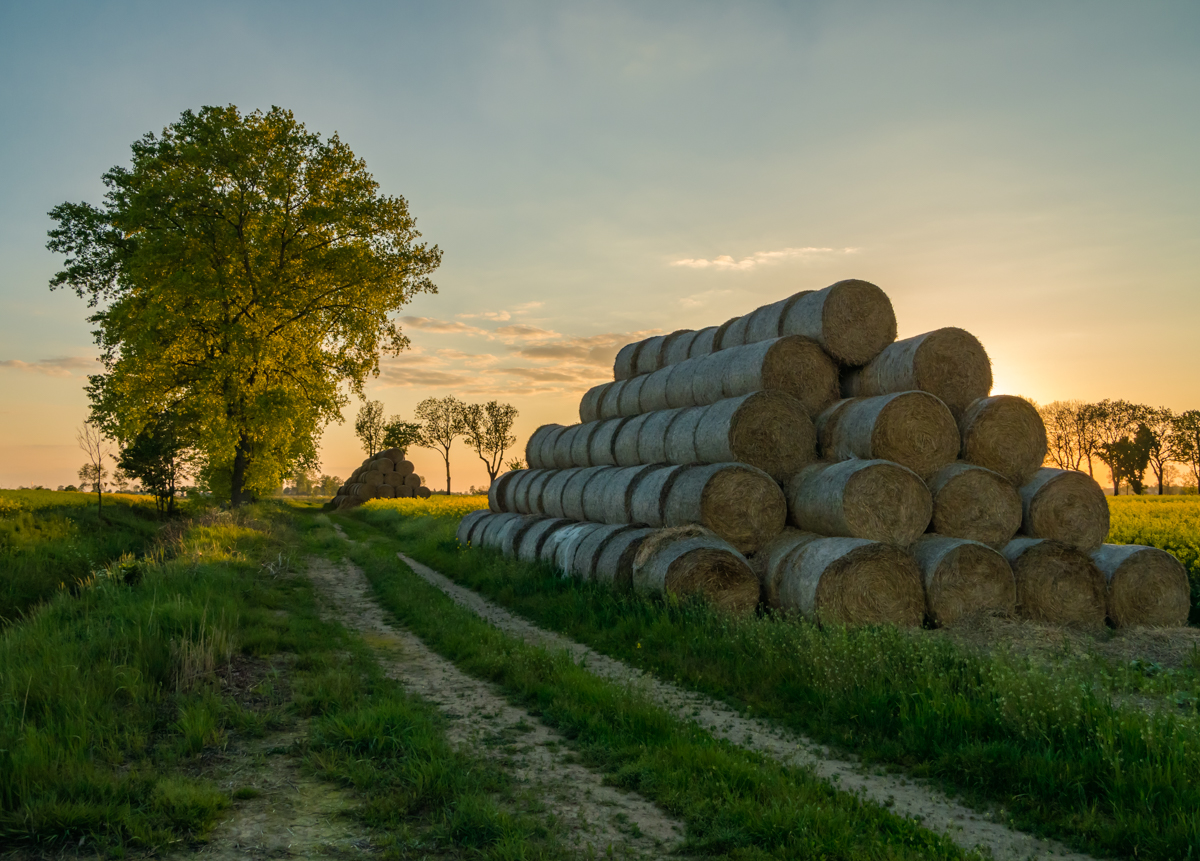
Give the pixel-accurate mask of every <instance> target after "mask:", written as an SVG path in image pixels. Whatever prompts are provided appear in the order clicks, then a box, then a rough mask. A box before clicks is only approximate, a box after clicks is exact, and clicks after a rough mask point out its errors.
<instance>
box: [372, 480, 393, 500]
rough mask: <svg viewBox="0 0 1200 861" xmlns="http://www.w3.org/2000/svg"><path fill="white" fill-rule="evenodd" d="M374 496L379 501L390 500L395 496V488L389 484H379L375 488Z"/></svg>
mask: <svg viewBox="0 0 1200 861" xmlns="http://www.w3.org/2000/svg"><path fill="white" fill-rule="evenodd" d="M375 495H376V497H377V498H379V499H391V498H392V497H394V496H395V495H396V488H394V487H392V486H391V485H390V484H381V485H379V487H377V488H375Z"/></svg>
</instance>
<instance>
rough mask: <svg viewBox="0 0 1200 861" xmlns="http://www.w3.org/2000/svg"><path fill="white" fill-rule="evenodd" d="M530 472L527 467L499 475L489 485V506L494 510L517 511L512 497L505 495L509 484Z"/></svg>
mask: <svg viewBox="0 0 1200 861" xmlns="http://www.w3.org/2000/svg"><path fill="white" fill-rule="evenodd" d="M528 474H529V470H527V469H517V470H512V471H510V472H506V473H504V474H503V475H500V476H497V477H496V480H495V481H493V482H492V483H491V484H490V485H489V486H488V508H490V509H491V510H492V511H516V510H517V509H516V507H515V506H514V505H513V504H512V499H511V497H508V496H506V495H505V490H506V489H507V488H508V486H509V485H510V484H511V483H512V482H514V481H516V480H517V479H520V478H523V477H524V476H526V475H528Z"/></svg>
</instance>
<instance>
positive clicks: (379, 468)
mask: <svg viewBox="0 0 1200 861" xmlns="http://www.w3.org/2000/svg"><path fill="white" fill-rule="evenodd" d="M371 469H373V470H375V471H376V472H380V473H383V474H384V475H387V474H388V473H389V472H394V471H395V469H396V464H394V463H392V461H391V460H390V459H388V458H386V457H377V458H375V459H374V460H373V461H371Z"/></svg>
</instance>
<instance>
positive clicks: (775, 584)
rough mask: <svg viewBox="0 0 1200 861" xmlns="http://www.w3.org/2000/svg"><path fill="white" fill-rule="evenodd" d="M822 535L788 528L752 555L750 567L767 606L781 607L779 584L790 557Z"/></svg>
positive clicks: (774, 608) (775, 608)
mask: <svg viewBox="0 0 1200 861" xmlns="http://www.w3.org/2000/svg"><path fill="white" fill-rule="evenodd" d="M820 537H821V536H819V535H817V534H816V533H813V532H801V531H800V530H799V529H791V528H787V529H784V530H783V531H782V532H780V533H779V534H778V535H776V536H775V537H774V538H771V539H770V540H769V541H767V542H766V543H765V544H763V545H762V546H761V547H759V548H758V550H757V551H756V552H755V553H754V555H753V556H751V557H750V559H749V562H750V569H751V570H752V571H754V573H755V574H756V575H757V576H758V582H759V585H760V587H761V588H762V602H763V604H764V605H765V606H767V607H770V608H771V609H773V610H778V609H779V608H780V605H779V584H780V583H781V582H782V580H783V572H784V571H785V570H786V568H787V561H788V557H789V556H791V555H792V554H793V553H795V552H797V551H798V550H799V549H800V548H801V547H803V546H804V545H805V544H807V543H808V542H810V541H812V540H813V539H815V538H820Z"/></svg>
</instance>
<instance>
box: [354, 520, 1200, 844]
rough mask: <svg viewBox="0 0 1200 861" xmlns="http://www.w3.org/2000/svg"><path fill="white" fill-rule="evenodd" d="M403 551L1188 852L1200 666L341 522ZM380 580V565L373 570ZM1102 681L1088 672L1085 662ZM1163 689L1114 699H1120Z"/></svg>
mask: <svg viewBox="0 0 1200 861" xmlns="http://www.w3.org/2000/svg"><path fill="white" fill-rule="evenodd" d="M354 518H355V519H358V520H360V521H363V522H366V523H369V524H371V525H373V526H375V527H377V528H378V529H380V530H382V531H383V532H384V533H385V534H387V535H389V536H391V537H392V538H393V539H394V540H395V541H397V542H398V543H399V544H401V545H403V546H404V548H405V550H406V552H408V553H410V554H411V555H413V556H414V557H416V558H418V559H420V560H421V561H423V562H425V563H426V564H429V565H431V566H432V567H434V568H437V569H438V570H439V571H442V572H443V573H445V574H446V575H448V576H450V577H452V578H454V579H455V580H457V581H459V582H461V583H463V584H465V585H467V586H470V587H471V588H474V589H476V590H478V591H480V592H482V593H483V594H485V595H487V596H489V597H491V598H493V599H495V600H497V601H498V602H499V603H501V604H503V605H506V606H508V607H510V608H512V609H514V610H516V611H517V612H519V613H521V614H522V615H524V616H526V617H528V618H531V619H532V620H534V621H535V622H537V623H539V624H542V625H544V626H545V627H547V628H550V629H552V630H556V631H560V632H562V633H565V634H567V635H568V636H571V637H573V638H575V639H577V640H579V641H581V642H585V643H587V644H588V645H590V646H592V647H593V648H596V649H598V650H599V651H601V652H604V653H607V654H609V655H612V656H614V657H617V658H620V659H623V660H626V661H629V662H631V663H633V664H635V665H639V666H642V667H644V668H647V669H650V670H652V671H655V672H656V673H658V674H659V675H660V676H664V677H666V678H672V679H677V680H679V681H680V682H682V683H684V684H686V685H689V686H691V687H693V688H696V689H698V690H702V691H705V692H707V693H710V694H714V695H717V696H719V697H722V698H724V699H726V700H728V701H730V702H732V703H735V704H737V705H740V706H742V707H745V708H747V709H750V710H752V711H753V713H755V714H760V715H765V716H767V717H770V718H772V719H774V720H776V721H777V722H779V723H781V724H783V725H785V726H787V727H790V728H792V729H794V730H797V731H800V732H803V733H805V734H808V735H810V736H813V737H816V738H818V739H820V740H822V741H826V742H832V743H835V744H838V745H841V746H844V747H846V748H849V749H851V750H855V751H858V752H859V753H861V754H863V755H864V756H866V757H867V758H868V759H871V760H876V761H881V762H885V763H892V764H895V765H897V766H900V767H903V768H905V769H907V770H909V771H910V772H911V773H913V774H914V775H918V776H928V777H932V778H936V779H939V780H941V781H942V782H943V783H944V784H946V785H947V786H949V787H950V788H952V789H956V790H957V791H959V792H961V793H962V794H963V795H964V796H965V797H966V798H967V799H968V800H971V801H974V802H979V803H982V802H994V803H999V804H1001V805H1002V806H1003V807H1004V809H1005V810H1006V811H1007V813H1008V815H1009V816H1010V817H1011V818H1012V820H1013V821H1014V823H1015V824H1017V825H1018V826H1019V827H1021V828H1024V829H1027V830H1032V831H1035V832H1038V833H1042V834H1044V835H1048V836H1056V837H1060V838H1063V839H1065V840H1066V841H1067V842H1069V843H1071V844H1073V845H1074V846H1076V847H1078V848H1081V849H1084V850H1087V851H1092V852H1100V853H1107V854H1114V855H1120V856H1125V857H1138V858H1157V859H1177V858H1183V857H1188V854H1189V853H1192V854H1193V855H1195V854H1196V853H1197V852H1198V851H1200V785H1197V784H1196V783H1195V782H1194V781H1193V780H1192V775H1194V774H1196V773H1197V769H1198V768H1200V716H1198V715H1197V712H1196V700H1197V694H1200V688H1198V687H1197V676H1198V672H1197V671H1198V670H1200V661H1197V659H1196V658H1195V657H1193V663H1192V665H1191V666H1190V667H1188V668H1185V669H1184V670H1181V671H1179V672H1177V673H1172V674H1157V673H1154V672H1153V671H1150V672H1146V668H1144V667H1129V668H1121V669H1120V671H1114V672H1109V671H1108V670H1107V669H1105V668H1103V667H1097V665H1096V664H1094V663H1091V662H1088V661H1085V660H1079V661H1071V660H1065V661H1064V662H1063V663H1062V664H1060V665H1057V666H1054V667H1047V666H1045V665H1044V664H1042V663H1039V662H1035V661H1034V660H1032V659H1029V658H1022V657H1020V656H1017V655H1014V654H1009V653H1005V652H1003V651H1001V652H1000V653H997V654H995V655H991V656H988V655H980V654H976V653H973V652H967V651H965V650H964V649H962V648H959V647H957V646H955V645H954V644H953V643H951V642H949V641H948V640H946V639H945V638H936V637H932V636H929V635H928V634H925V633H923V632H916V633H915V634H913V633H909V632H904V631H899V630H895V629H889V628H869V629H859V630H843V629H829V630H818V629H816V628H815V627H813V626H811V625H807V624H803V623H796V622H779V621H777V620H767V619H756V618H751V619H744V620H734V619H730V618H727V617H724V616H722V615H720V614H718V613H715V612H712V611H710V610H708V609H706V608H704V607H702V606H683V607H680V606H664V605H663V604H661V603H653V602H647V601H641V600H637V599H634V598H632V597H629V596H622V595H617V594H613V593H611V592H608V591H606V590H603V589H601V588H596V587H589V586H585V585H579V584H575V583H573V582H571V581H567V580H563V579H561V578H559V577H556V576H555V575H554V573H553V572H551V571H550V570H549V569H548V568H546V567H544V566H540V565H527V564H523V563H520V562H517V561H515V560H510V559H505V558H503V557H501V556H500V555H499V554H497V553H495V552H492V551H487V550H481V549H475V548H462V547H460V546H459V545H458V544H457V542H456V541H455V539H454V528H455V526H456V518H454V517H452V516H442V517H417V518H413V517H408V516H405V515H404V514H402V513H400V512H397V511H390V510H386V509H384V510H380V509H375V510H372V509H366V510H363V511H362V512H361V513H356V514H355V515H354ZM374 576H378V575H374ZM1098 670H1099V671H1100V674H1099V675H1098V674H1097V671H1098ZM1128 691H1149V692H1154V693H1156V694H1158V695H1161V696H1158V697H1157V698H1156V699H1154V700H1153V701H1152V702H1151V703H1150V704H1149V705H1150V707H1148V708H1145V707H1141V706H1140V704H1129V705H1126V704H1123V700H1124V699H1127V698H1123V697H1121V696H1116V695H1114V694H1118V693H1121V692H1128Z"/></svg>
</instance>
